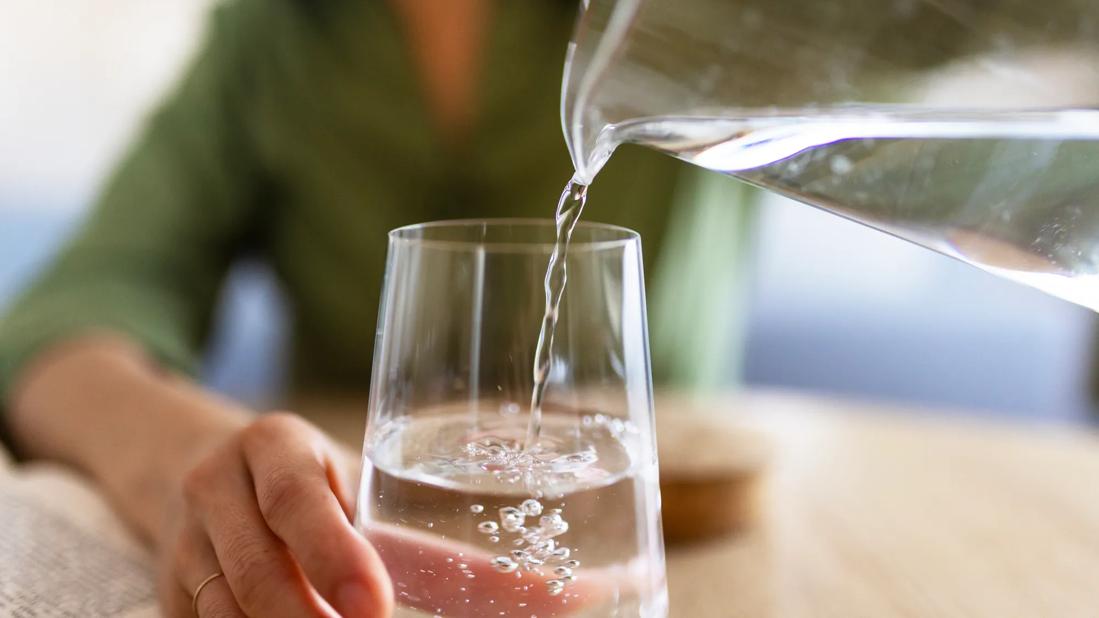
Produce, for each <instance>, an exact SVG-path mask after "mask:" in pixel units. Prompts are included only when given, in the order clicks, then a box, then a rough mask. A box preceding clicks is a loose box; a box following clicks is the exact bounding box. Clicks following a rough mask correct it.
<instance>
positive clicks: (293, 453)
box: [158, 414, 393, 618]
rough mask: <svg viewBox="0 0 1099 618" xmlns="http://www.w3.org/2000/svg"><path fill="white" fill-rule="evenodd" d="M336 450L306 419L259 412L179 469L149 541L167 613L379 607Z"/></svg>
mask: <svg viewBox="0 0 1099 618" xmlns="http://www.w3.org/2000/svg"><path fill="white" fill-rule="evenodd" d="M340 461H342V454H341V453H340V452H339V451H338V449H337V448H336V447H335V446H334V445H333V444H332V443H331V442H330V441H329V440H328V438H326V437H325V436H324V434H322V433H321V432H320V431H319V430H317V429H316V428H315V427H313V426H312V425H310V424H309V423H307V422H305V421H304V420H302V419H300V418H298V417H296V416H293V415H290V414H270V415H266V416H263V417H260V418H259V419H257V420H255V421H253V422H252V423H251V424H249V425H247V426H245V427H244V428H243V429H240V430H237V431H235V432H233V433H231V434H229V435H228V436H227V437H226V439H225V440H224V441H223V442H222V443H221V444H220V445H219V446H217V447H215V448H214V449H212V450H209V451H208V452H207V453H206V454H204V455H203V456H201V457H200V458H199V460H198V462H197V463H196V464H194V465H192V466H191V467H190V468H189V471H188V472H186V474H185V475H184V477H183V480H182V483H181V485H182V487H181V488H180V492H179V494H180V495H179V503H178V508H175V507H170V508H169V511H168V513H167V518H168V525H167V526H166V527H165V531H166V536H165V537H164V539H163V540H162V542H161V543H160V548H159V549H160V558H161V564H160V568H159V571H160V572H159V582H158V584H159V588H160V600H161V604H162V607H163V609H164V611H165V614H166V615H167V616H169V617H170V618H177V617H178V618H182V617H189V616H193V615H194V614H193V612H192V608H191V604H192V594H193V593H194V591H195V589H196V587H198V586H199V584H201V583H202V582H203V581H204V580H205V579H206V578H207V577H209V576H211V575H213V574H215V573H219V572H220V573H223V574H224V577H218V578H216V579H214V580H212V581H210V582H209V583H208V584H207V585H206V586H204V587H203V589H202V591H201V594H200V595H199V596H198V598H197V600H196V607H197V609H198V615H199V616H200V617H201V618H214V617H230V616H232V617H238V616H259V617H262V618H268V617H271V618H278V617H280V616H287V617H290V616H293V617H299V616H304V617H308V616H337V615H338V616H343V617H345V618H351V617H358V616H367V617H382V616H388V615H389V614H390V613H391V611H392V606H393V594H392V589H391V586H390V582H389V577H388V575H387V574H386V571H385V567H384V565H383V564H382V561H381V559H380V558H379V557H378V554H377V552H375V551H374V548H373V547H371V546H370V544H369V543H368V542H367V541H366V540H365V539H364V538H363V537H362V536H361V535H360V534H359V533H358V532H356V531H355V529H354V528H353V527H352V525H351V521H350V517H351V513H352V507H351V504H350V501H349V494H348V493H347V491H346V486H345V485H344V483H343V482H342V481H341V479H340V474H339V471H338V465H339V463H338V462H340Z"/></svg>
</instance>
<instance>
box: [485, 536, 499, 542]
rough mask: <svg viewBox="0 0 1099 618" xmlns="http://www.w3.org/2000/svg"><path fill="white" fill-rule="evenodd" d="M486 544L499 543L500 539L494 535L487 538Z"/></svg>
mask: <svg viewBox="0 0 1099 618" xmlns="http://www.w3.org/2000/svg"><path fill="white" fill-rule="evenodd" d="M488 542H489V543H499V542H500V537H498V536H496V535H495V534H494V535H492V536H490V537H488Z"/></svg>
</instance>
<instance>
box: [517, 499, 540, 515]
mask: <svg viewBox="0 0 1099 618" xmlns="http://www.w3.org/2000/svg"><path fill="white" fill-rule="evenodd" d="M519 508H521V509H522V510H523V513H525V514H527V515H529V516H531V517H537V516H539V515H541V514H542V503H541V502H539V501H537V500H535V499H534V498H530V499H527V500H523V503H522V504H520V505H519Z"/></svg>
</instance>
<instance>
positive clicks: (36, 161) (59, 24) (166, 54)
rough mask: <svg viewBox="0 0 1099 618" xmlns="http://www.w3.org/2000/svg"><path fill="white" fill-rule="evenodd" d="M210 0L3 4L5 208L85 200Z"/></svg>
mask: <svg viewBox="0 0 1099 618" xmlns="http://www.w3.org/2000/svg"><path fill="white" fill-rule="evenodd" d="M209 5H210V1H209V0H4V2H3V3H2V4H0V210H12V209H36V210H37V209H42V208H52V209H65V210H75V209H79V208H81V207H83V206H85V205H86V204H87V203H88V201H89V199H90V196H91V195H92V194H93V192H94V190H95V187H96V185H97V182H98V181H99V180H100V179H101V177H102V176H103V174H104V173H105V172H106V170H107V169H109V167H110V165H111V163H112V162H113V160H114V159H115V158H116V157H117V156H118V153H119V150H120V149H121V148H122V147H123V145H124V144H125V143H126V141H127V139H128V137H129V136H130V134H131V133H132V131H133V129H134V127H135V124H136V123H137V122H138V121H139V120H140V118H141V116H142V112H143V111H144V110H146V109H147V108H148V107H149V106H150V104H151V103H152V102H153V101H155V99H156V97H157V96H158V94H159V93H160V92H161V91H162V90H163V89H164V88H165V87H166V86H167V85H168V84H170V82H171V81H172V79H173V78H174V77H175V74H176V73H177V71H178V68H179V66H180V64H181V62H183V61H184V60H185V59H186V57H187V55H188V53H189V52H190V50H191V49H192V47H193V46H194V44H195V43H196V42H197V39H198V34H199V32H200V30H201V27H202V23H203V15H204V14H205V12H206V10H207V9H208V6H209Z"/></svg>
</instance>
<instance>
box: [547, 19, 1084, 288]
mask: <svg viewBox="0 0 1099 618" xmlns="http://www.w3.org/2000/svg"><path fill="white" fill-rule="evenodd" d="M561 114H562V122H563V128H564V132H565V139H566V142H567V144H568V147H569V151H570V154H571V155H572V158H573V163H574V165H575V167H576V172H577V179H578V180H579V181H581V182H584V183H590V182H591V181H593V180H594V178H595V176H596V174H597V173H598V171H599V169H600V168H601V167H602V165H603V164H604V163H605V161H606V160H607V158H608V157H610V156H611V153H613V151H614V149H615V148H616V147H617V146H618V145H620V144H625V143H635V144H641V145H645V146H648V147H651V148H655V149H658V150H660V151H663V152H666V153H668V154H671V155H673V156H676V157H678V158H680V159H683V160H685V161H688V162H690V163H693V164H695V165H699V166H702V167H704V168H707V169H710V170H714V171H717V172H721V173H725V174H730V175H733V176H736V177H737V178H740V179H742V180H745V181H747V182H749V183H752V184H754V185H757V186H760V187H763V188H766V189H769V190H772V191H775V192H778V193H781V194H784V195H786V196H789V197H792V198H794V199H797V200H800V201H802V202H806V203H809V204H812V205H814V206H817V207H820V208H823V209H825V210H828V211H831V212H833V213H836V214H839V215H842V216H845V217H848V218H851V219H854V220H856V221H859V222H862V223H865V224H867V225H870V226H872V227H875V228H877V229H880V230H883V231H886V232H888V233H892V234H894V235H897V236H900V237H902V238H905V239H907V240H910V241H913V242H916V243H918V244H921V245H923V246H925V247H929V248H931V249H934V250H937V251H939V252H942V253H945V254H947V255H950V256H953V257H956V258H958V259H961V260H964V261H966V262H969V263H971V264H973V265H975V266H977V267H979V268H983V269H985V270H987V271H990V272H993V273H996V274H999V275H1001V276H1005V277H1008V278H1011V279H1014V280H1017V281H1020V282H1023V283H1026V284H1029V285H1032V286H1034V287H1037V288H1039V289H1042V290H1044V291H1046V292H1049V293H1052V294H1054V295H1056V296H1059V297H1062V298H1064V299H1067V300H1070V301H1072V302H1076V303H1078V304H1081V305H1084V306H1087V307H1090V308H1091V309H1094V310H1099V283H1097V282H1099V2H1094V0H1048V1H1046V2H1034V1H1033V0H821V1H819V2H803V1H801V0H618V1H614V0H590V2H586V3H585V7H584V9H583V10H582V12H581V15H580V18H579V21H578V24H577V28H576V31H575V35H574V38H573V42H572V43H571V45H570V48H569V53H568V57H567V60H566V67H565V74H564V84H563V88H562V102H561Z"/></svg>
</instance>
